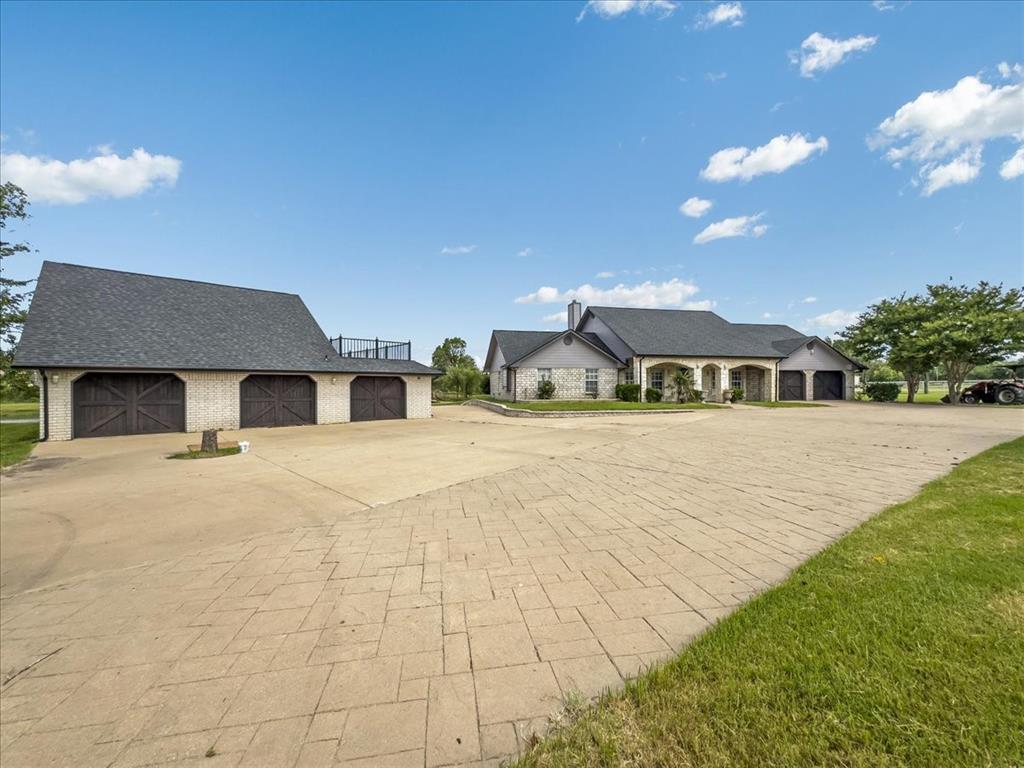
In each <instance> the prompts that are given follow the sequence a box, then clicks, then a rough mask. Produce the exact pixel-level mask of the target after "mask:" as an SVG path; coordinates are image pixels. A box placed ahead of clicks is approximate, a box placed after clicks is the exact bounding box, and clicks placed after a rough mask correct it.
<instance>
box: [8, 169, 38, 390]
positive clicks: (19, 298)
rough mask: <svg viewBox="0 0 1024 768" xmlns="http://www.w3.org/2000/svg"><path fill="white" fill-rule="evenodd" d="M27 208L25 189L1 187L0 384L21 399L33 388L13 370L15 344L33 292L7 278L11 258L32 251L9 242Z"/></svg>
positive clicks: (25, 282)
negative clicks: (12, 228) (10, 229)
mask: <svg viewBox="0 0 1024 768" xmlns="http://www.w3.org/2000/svg"><path fill="white" fill-rule="evenodd" d="M28 206H29V201H28V195H26V194H25V190H23V189H22V188H21V187H19V186H16V185H15V184H12V183H10V182H6V183H4V184H2V185H0V377H2V378H0V382H2V389H3V391H4V393H5V394H8V395H10V394H11V393H15V394H17V395H18V396H25V395H27V394H29V393H30V392H31V390H33V389H34V387H33V386H32V384H31V379H30V377H29V375H28V373H26V372H23V371H12V370H11V361H12V360H13V358H14V345H15V344H16V343H17V341H18V335H19V333H20V332H21V327H22V325H23V324H24V323H25V317H26V315H27V314H28V300H29V297H30V296H31V292H30V291H26V290H24V289H25V288H26V287H27V286H28V285H29V283H30V282H31V281H30V280H15V279H13V278H11V277H8V274H7V270H8V267H9V266H10V264H9V261H8V259H9V258H10V257H11V256H17V255H18V254H20V253H29V252H30V251H31V250H32V249H31V248H30V247H29V245H28V243H14V242H10V241H8V240H7V228H8V226H10V225H11V224H14V223H16V222H19V221H25V220H27V219H28V218H29V213H28Z"/></svg>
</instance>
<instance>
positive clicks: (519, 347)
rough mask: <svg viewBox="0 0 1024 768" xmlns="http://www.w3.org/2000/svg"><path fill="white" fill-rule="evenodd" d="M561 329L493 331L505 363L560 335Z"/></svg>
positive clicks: (513, 360)
mask: <svg viewBox="0 0 1024 768" xmlns="http://www.w3.org/2000/svg"><path fill="white" fill-rule="evenodd" d="M561 333H562V332H561V331H495V332H494V341H495V342H496V343H497V345H498V348H499V349H500V350H501V354H502V357H504V358H505V363H506V364H508V363H511V362H515V361H516V360H518V359H520V358H521V357H522V356H523V355H525V354H526V353H527V352H532V351H533V350H535V349H536V348H537V347H539V346H540V345H541V344H545V343H547V342H549V341H551V340H552V339H553V338H555V337H556V336H560V335H561Z"/></svg>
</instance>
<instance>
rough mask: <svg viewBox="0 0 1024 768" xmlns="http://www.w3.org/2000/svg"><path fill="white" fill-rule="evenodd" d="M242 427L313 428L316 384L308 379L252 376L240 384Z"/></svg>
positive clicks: (300, 377)
mask: <svg viewBox="0 0 1024 768" xmlns="http://www.w3.org/2000/svg"><path fill="white" fill-rule="evenodd" d="M241 404H242V405H241V407H242V413H241V417H240V419H239V421H240V423H241V426H242V427H294V426H298V425H301V424H316V384H315V383H314V381H313V380H312V379H311V378H309V377H308V376H278V375H274V376H265V375H252V376H249V377H247V378H245V379H243V380H242V391H241Z"/></svg>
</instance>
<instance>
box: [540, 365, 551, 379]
mask: <svg viewBox="0 0 1024 768" xmlns="http://www.w3.org/2000/svg"><path fill="white" fill-rule="evenodd" d="M537 381H551V369H550V368H538V369H537Z"/></svg>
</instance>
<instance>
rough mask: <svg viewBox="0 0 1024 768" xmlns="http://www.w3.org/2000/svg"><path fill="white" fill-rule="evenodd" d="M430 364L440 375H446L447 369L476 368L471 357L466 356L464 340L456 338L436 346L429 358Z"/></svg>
mask: <svg viewBox="0 0 1024 768" xmlns="http://www.w3.org/2000/svg"><path fill="white" fill-rule="evenodd" d="M430 364H431V365H433V366H434V367H435V368H437V369H438V370H439V371H441V372H442V373H447V372H448V369H449V368H457V367H469V368H473V369H476V367H477V366H476V361H475V360H474V359H473V357H472V356H471V355H468V354H466V340H465V339H462V338H459V337H458V336H452V337H450V338H447V339H445V340H444V341H443V342H441V343H440V344H438V345H437V347H436V348H435V349H434V354H433V355H431V356H430Z"/></svg>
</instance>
